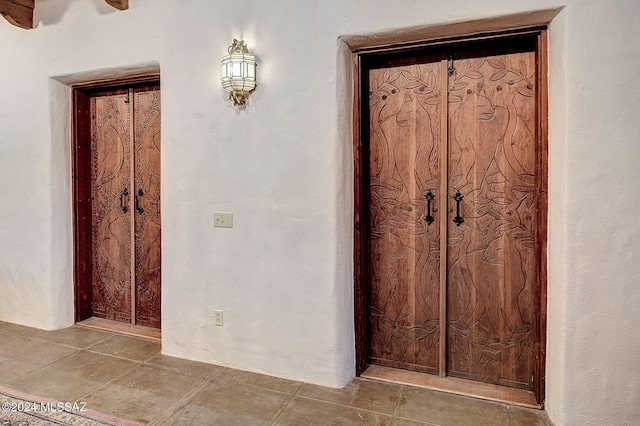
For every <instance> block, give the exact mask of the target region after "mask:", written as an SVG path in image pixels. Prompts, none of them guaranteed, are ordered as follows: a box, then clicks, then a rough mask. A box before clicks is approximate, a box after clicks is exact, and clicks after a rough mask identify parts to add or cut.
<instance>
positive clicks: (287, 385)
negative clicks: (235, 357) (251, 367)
mask: <svg viewBox="0 0 640 426" xmlns="http://www.w3.org/2000/svg"><path fill="white" fill-rule="evenodd" d="M233 381H234V382H235V383H240V384H244V385H249V386H255V387H258V388H264V389H270V390H274V391H278V392H284V393H289V394H294V393H296V392H297V391H298V389H300V387H301V386H302V382H296V381H293V380H287V379H281V378H278V377H272V376H267V375H265V374H258V373H252V372H250V371H238V372H237V374H236V375H235V376H234V377H233Z"/></svg>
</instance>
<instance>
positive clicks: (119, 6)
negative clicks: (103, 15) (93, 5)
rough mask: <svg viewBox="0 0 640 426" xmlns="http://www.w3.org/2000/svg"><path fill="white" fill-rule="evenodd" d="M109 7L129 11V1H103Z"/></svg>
mask: <svg viewBox="0 0 640 426" xmlns="http://www.w3.org/2000/svg"><path fill="white" fill-rule="evenodd" d="M105 1H106V2H107V3H109V5H110V6H113V7H115V8H116V9H118V10H127V9H129V0H105Z"/></svg>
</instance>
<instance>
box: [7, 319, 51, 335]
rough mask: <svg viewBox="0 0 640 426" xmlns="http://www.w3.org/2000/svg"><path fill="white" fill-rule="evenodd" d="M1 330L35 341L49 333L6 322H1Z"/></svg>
mask: <svg viewBox="0 0 640 426" xmlns="http://www.w3.org/2000/svg"><path fill="white" fill-rule="evenodd" d="M0 330H2V331H5V332H7V333H10V334H13V335H14V336H28V337H29V338H30V339H35V338H37V337H39V335H40V334H42V333H47V331H45V330H40V329H38V328H33V327H27V326H26V325H19V324H13V323H10V322H4V321H0Z"/></svg>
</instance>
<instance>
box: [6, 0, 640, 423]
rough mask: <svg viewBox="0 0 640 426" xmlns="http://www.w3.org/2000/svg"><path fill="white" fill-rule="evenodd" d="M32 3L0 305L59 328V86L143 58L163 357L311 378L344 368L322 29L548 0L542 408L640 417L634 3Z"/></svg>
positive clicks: (13, 108) (344, 73)
mask: <svg viewBox="0 0 640 426" xmlns="http://www.w3.org/2000/svg"><path fill="white" fill-rule="evenodd" d="M36 3H37V6H36V16H35V18H36V23H37V28H36V29H34V30H31V31H24V30H21V29H18V28H16V27H13V26H11V25H9V24H8V23H6V22H5V21H4V20H0V54H1V57H2V60H0V76H1V77H2V78H1V79H0V320H5V321H12V322H16V323H21V324H26V325H30V326H35V327H40V328H45V329H54V328H61V327H65V326H68V325H70V324H72V323H73V288H72V283H73V276H72V249H73V246H72V235H71V186H70V148H69V137H70V119H69V115H70V114H69V112H70V105H69V93H70V89H69V87H68V85H67V84H69V82H73V81H75V80H74V79H78V78H79V79H81V80H82V79H91V78H92V76H96V75H97V76H106V75H113V74H114V71H113V70H114V69H115V70H117V69H121V70H131V69H139V68H141V67H142V68H144V67H146V66H149V65H148V64H154V65H153V67H159V69H160V72H161V84H162V144H163V146H162V203H163V211H162V215H163V216H162V220H163V247H162V249H163V272H162V279H163V299H162V303H163V311H162V315H163V351H164V352H165V353H167V354H172V355H177V356H182V357H185V358H190V359H196V360H200V361H207V362H213V363H220V364H224V365H227V366H231V367H238V368H242V369H247V370H252V371H259V372H264V373H268V374H272V375H276V376H281V377H286V378H291V379H296V380H304V381H308V382H313V383H318V384H324V385H329V386H341V385H344V384H345V383H347V382H348V381H349V380H350V379H351V377H352V376H353V371H354V363H355V361H354V349H353V342H354V335H353V333H354V331H353V318H352V315H353V307H352V306H353V296H352V280H353V278H352V277H353V267H352V251H353V249H352V246H353V237H352V231H351V228H352V223H351V222H352V197H353V182H352V149H351V134H350V132H351V127H350V126H351V124H350V123H351V109H350V108H351V105H350V102H351V100H350V93H349V88H350V85H349V78H350V68H349V63H348V59H349V56H348V55H347V54H346V52H345V44H344V42H343V41H342V40H341V39H339V37H340V36H354V35H361V36H368V37H369V39H370V36H371V35H372V34H389V33H393V32H394V31H395V30H401V29H410V28H416V27H432V26H434V25H435V26H437V25H441V24H447V23H452V22H460V21H469V20H477V19H481V18H484V17H491V16H504V15H509V14H514V13H522V12H526V11H529V10H531V9H533V8H535V9H548V8H557V7H562V6H566V7H565V8H564V9H563V10H562V12H560V14H559V15H558V16H557V17H556V18H555V19H554V20H553V22H552V25H551V29H550V160H549V164H550V171H549V174H550V209H549V315H548V317H549V323H548V327H549V332H548V339H547V340H548V348H547V354H548V356H547V376H546V377H547V410H548V411H549V414H550V416H551V417H552V419H553V420H554V421H556V422H557V423H558V424H563V425H564V424H566V425H578V424H580V425H581V424H594V425H598V424H634V423H640V355H639V354H640V337H639V336H640V335H639V334H638V333H637V331H636V330H637V324H638V323H640V310H638V309H637V306H638V304H639V303H640V289H639V286H640V285H639V280H638V276H640V235H639V234H640V221H637V220H636V218H635V216H634V214H635V212H637V211H638V209H639V207H640V201H638V200H639V199H640V198H639V197H638V194H637V192H638V190H637V188H638V184H640V167H638V165H637V162H638V158H640V144H638V142H637V140H638V139H637V135H638V134H640V120H638V114H637V111H636V109H637V105H638V103H639V101H640V83H638V81H640V80H638V79H637V78H636V72H637V71H636V70H637V69H638V67H639V66H640V36H639V34H640V33H638V31H637V29H636V24H635V23H636V22H637V20H638V19H639V18H640V8H638V7H637V5H636V4H635V2H634V1H632V0H629V1H622V0H618V1H607V0H600V1H596V0H589V1H587V0H583V1H580V0H566V1H564V2H561V1H559V0H541V1H538V2H536V3H535V4H533V5H532V3H531V2H530V1H528V0H484V1H477V0H461V1H457V2H442V1H432V0H420V1H415V0H396V1H393V2H391V1H387V0H384V1H383V0H367V1H365V0H350V1H339V0H326V1H324V2H317V1H310V0H309V1H308V0H303V1H300V0H280V1H276V0H270V1H257V0H254V1H250V0H240V1H238V2H236V3H235V4H236V5H238V6H239V7H238V8H237V9H236V8H233V7H232V4H231V3H221V2H212V1H209V0H193V1H185V0H130V9H129V10H128V11H123V12H119V11H116V10H115V9H112V8H110V7H109V6H107V5H106V3H105V2H104V1H103V0H56V1H51V0H38V1H37V2H36ZM443 28H446V27H443ZM442 31H443V32H444V31H446V30H445V29H443V30H442ZM233 38H243V39H245V40H246V42H247V44H248V45H249V48H250V49H251V50H252V51H253V52H255V54H256V55H257V57H258V61H259V68H258V72H259V74H258V78H259V87H258V89H257V91H256V92H255V94H254V95H253V96H252V98H251V101H250V105H249V107H248V108H247V109H246V110H244V111H240V112H238V111H237V110H235V109H234V108H232V107H230V106H229V103H228V102H227V101H226V100H225V96H224V94H223V92H222V89H221V87H220V85H219V81H218V71H217V70H218V67H219V62H220V59H221V57H222V55H223V54H224V53H225V52H226V48H227V46H228V45H229V44H230V43H231V40H232V39H233ZM115 74H117V72H115ZM218 210H220V211H232V212H233V213H234V228H233V229H219V228H215V229H214V228H213V220H212V219H213V217H212V216H213V211H218ZM214 309H221V310H223V311H224V315H225V325H224V326H223V327H215V326H214V325H213V321H212V319H211V317H212V312H213V310H214ZM0 338H1V336H0ZM0 344H1V340H0Z"/></svg>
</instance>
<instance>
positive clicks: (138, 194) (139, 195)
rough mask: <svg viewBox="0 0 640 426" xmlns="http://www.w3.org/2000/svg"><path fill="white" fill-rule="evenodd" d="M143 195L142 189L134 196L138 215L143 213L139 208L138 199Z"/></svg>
mask: <svg viewBox="0 0 640 426" xmlns="http://www.w3.org/2000/svg"><path fill="white" fill-rule="evenodd" d="M143 195H144V191H143V190H142V189H138V193H137V194H136V210H138V213H140V214H142V213H144V209H143V208H142V207H140V197H142V196H143Z"/></svg>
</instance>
